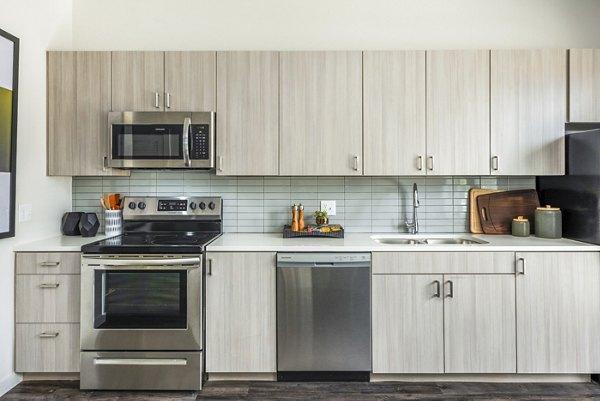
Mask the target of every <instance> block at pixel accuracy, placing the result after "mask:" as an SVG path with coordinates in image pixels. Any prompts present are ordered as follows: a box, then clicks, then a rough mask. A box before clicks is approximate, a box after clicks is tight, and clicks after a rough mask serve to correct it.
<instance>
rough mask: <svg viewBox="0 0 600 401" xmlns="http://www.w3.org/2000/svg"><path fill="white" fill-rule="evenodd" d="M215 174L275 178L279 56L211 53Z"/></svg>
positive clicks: (277, 54)
mask: <svg viewBox="0 0 600 401" xmlns="http://www.w3.org/2000/svg"><path fill="white" fill-rule="evenodd" d="M217 71H218V72H217V75H218V80H217V127H218V128H217V132H218V134H217V135H218V141H217V174H219V175H277V174H278V173H279V157H278V152H279V114H278V113H279V53H278V52H219V53H218V54H217Z"/></svg>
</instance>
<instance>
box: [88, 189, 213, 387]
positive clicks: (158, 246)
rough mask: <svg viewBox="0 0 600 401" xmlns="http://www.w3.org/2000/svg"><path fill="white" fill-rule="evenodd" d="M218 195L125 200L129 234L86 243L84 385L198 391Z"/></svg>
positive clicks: (125, 220) (125, 215)
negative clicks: (207, 259) (206, 268)
mask: <svg viewBox="0 0 600 401" xmlns="http://www.w3.org/2000/svg"><path fill="white" fill-rule="evenodd" d="M221 227H222V201H221V199H220V198H216V197H209V198H205V197H178V198H131V197H128V198H125V209H124V211H123V229H124V233H123V234H122V235H120V236H117V237H112V238H108V239H104V240H101V241H97V242H94V243H92V244H88V245H84V246H83V247H82V252H83V258H82V268H81V323H80V325H81V326H80V327H81V329H80V330H81V380H80V387H81V388H82V389H100V390H108V389H128V390H138V389H140V390H141V389H144V390H198V389H200V388H201V377H202V315H203V314H202V307H201V305H202V267H203V265H204V261H203V258H204V247H205V245H206V244H208V243H209V242H211V241H212V240H213V239H215V238H216V237H218V236H219V235H220V233H221Z"/></svg>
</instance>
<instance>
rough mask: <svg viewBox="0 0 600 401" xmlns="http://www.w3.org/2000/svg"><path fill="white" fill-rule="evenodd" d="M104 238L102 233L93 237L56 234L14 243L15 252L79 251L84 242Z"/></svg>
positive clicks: (87, 242)
mask: <svg viewBox="0 0 600 401" xmlns="http://www.w3.org/2000/svg"><path fill="white" fill-rule="evenodd" d="M104 238H106V235H104V234H98V235H96V236H95V237H82V236H80V235H77V236H67V235H58V236H55V237H50V238H45V239H41V240H37V241H34V242H27V243H23V244H19V245H16V246H15V247H14V249H13V251H15V252H81V247H82V246H83V245H85V244H89V243H92V242H96V241H100V240H101V239H104Z"/></svg>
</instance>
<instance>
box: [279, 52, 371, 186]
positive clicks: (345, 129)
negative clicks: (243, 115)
mask: <svg viewBox="0 0 600 401" xmlns="http://www.w3.org/2000/svg"><path fill="white" fill-rule="evenodd" d="M279 115H280V143H279V146H280V148H279V149H280V151H279V156H280V158H279V163H280V167H279V173H280V174H281V175H284V176H287V175H296V176H302V175H345V176H349V175H361V174H362V171H363V168H362V153H363V152H362V140H363V138H362V53H361V52H359V51H350V52H342V51H339V52H338V51H316V52H281V53H280V103H279Z"/></svg>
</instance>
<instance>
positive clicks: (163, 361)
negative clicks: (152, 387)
mask: <svg viewBox="0 0 600 401" xmlns="http://www.w3.org/2000/svg"><path fill="white" fill-rule="evenodd" d="M94 365H107V366H186V365H187V360H186V359H183V358H94Z"/></svg>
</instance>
